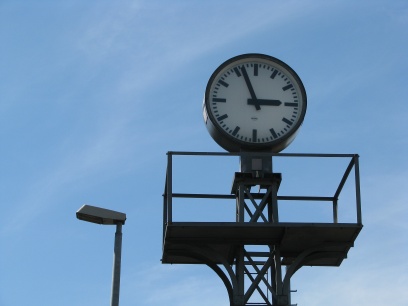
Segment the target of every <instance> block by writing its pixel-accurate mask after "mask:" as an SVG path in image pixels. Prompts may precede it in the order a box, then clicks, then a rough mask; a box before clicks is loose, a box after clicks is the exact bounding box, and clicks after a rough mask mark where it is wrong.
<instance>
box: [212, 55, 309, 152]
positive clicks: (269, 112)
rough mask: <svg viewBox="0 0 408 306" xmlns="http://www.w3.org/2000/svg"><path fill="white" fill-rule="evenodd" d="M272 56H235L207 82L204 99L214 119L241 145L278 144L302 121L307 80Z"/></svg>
mask: <svg viewBox="0 0 408 306" xmlns="http://www.w3.org/2000/svg"><path fill="white" fill-rule="evenodd" d="M272 59H273V58H272ZM274 60H275V61H272V60H270V59H268V58H262V57H244V58H241V59H238V60H236V61H232V62H231V63H229V64H227V65H225V66H224V67H223V66H220V68H221V69H220V68H219V69H220V70H219V71H218V72H217V71H216V72H215V74H214V75H213V77H212V81H211V80H210V82H211V83H209V85H208V87H207V93H206V102H205V103H206V104H207V105H206V108H207V112H209V113H210V114H209V115H210V117H211V119H212V121H213V123H214V125H216V126H217V128H218V129H219V130H222V132H223V133H224V134H225V135H226V136H227V137H229V138H230V139H231V140H232V141H234V142H236V143H238V144H242V145H243V146H245V145H246V146H247V147H251V146H253V147H262V146H268V145H273V144H276V143H277V142H279V141H280V140H281V139H284V138H287V137H288V136H290V135H291V134H293V133H294V132H295V131H296V130H297V129H298V128H299V126H300V124H301V123H302V121H303V117H304V114H305V110H306V95H305V91H304V88H303V85H302V83H301V81H300V79H299V78H298V77H297V75H296V73H295V72H294V71H293V70H292V69H290V67H288V66H287V65H286V64H284V63H282V62H280V61H278V60H276V59H274Z"/></svg>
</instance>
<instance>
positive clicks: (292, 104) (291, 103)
mask: <svg viewBox="0 0 408 306" xmlns="http://www.w3.org/2000/svg"><path fill="white" fill-rule="evenodd" d="M285 106H292V107H298V106H299V103H297V102H285Z"/></svg>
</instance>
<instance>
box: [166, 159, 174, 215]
mask: <svg viewBox="0 0 408 306" xmlns="http://www.w3.org/2000/svg"><path fill="white" fill-rule="evenodd" d="M172 222H173V164H172V157H171V152H168V153H167V223H172Z"/></svg>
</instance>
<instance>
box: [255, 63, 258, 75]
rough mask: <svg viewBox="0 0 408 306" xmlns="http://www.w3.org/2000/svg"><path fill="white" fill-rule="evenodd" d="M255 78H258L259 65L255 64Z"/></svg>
mask: <svg viewBox="0 0 408 306" xmlns="http://www.w3.org/2000/svg"><path fill="white" fill-rule="evenodd" d="M254 76H258V64H254Z"/></svg>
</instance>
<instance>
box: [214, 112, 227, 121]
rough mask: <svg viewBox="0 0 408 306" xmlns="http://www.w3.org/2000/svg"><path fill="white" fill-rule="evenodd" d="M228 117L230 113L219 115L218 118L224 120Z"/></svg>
mask: <svg viewBox="0 0 408 306" xmlns="http://www.w3.org/2000/svg"><path fill="white" fill-rule="evenodd" d="M227 118H228V115H227V114H225V115H222V116H220V117H218V118H217V120H218V121H222V120H224V119H227Z"/></svg>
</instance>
